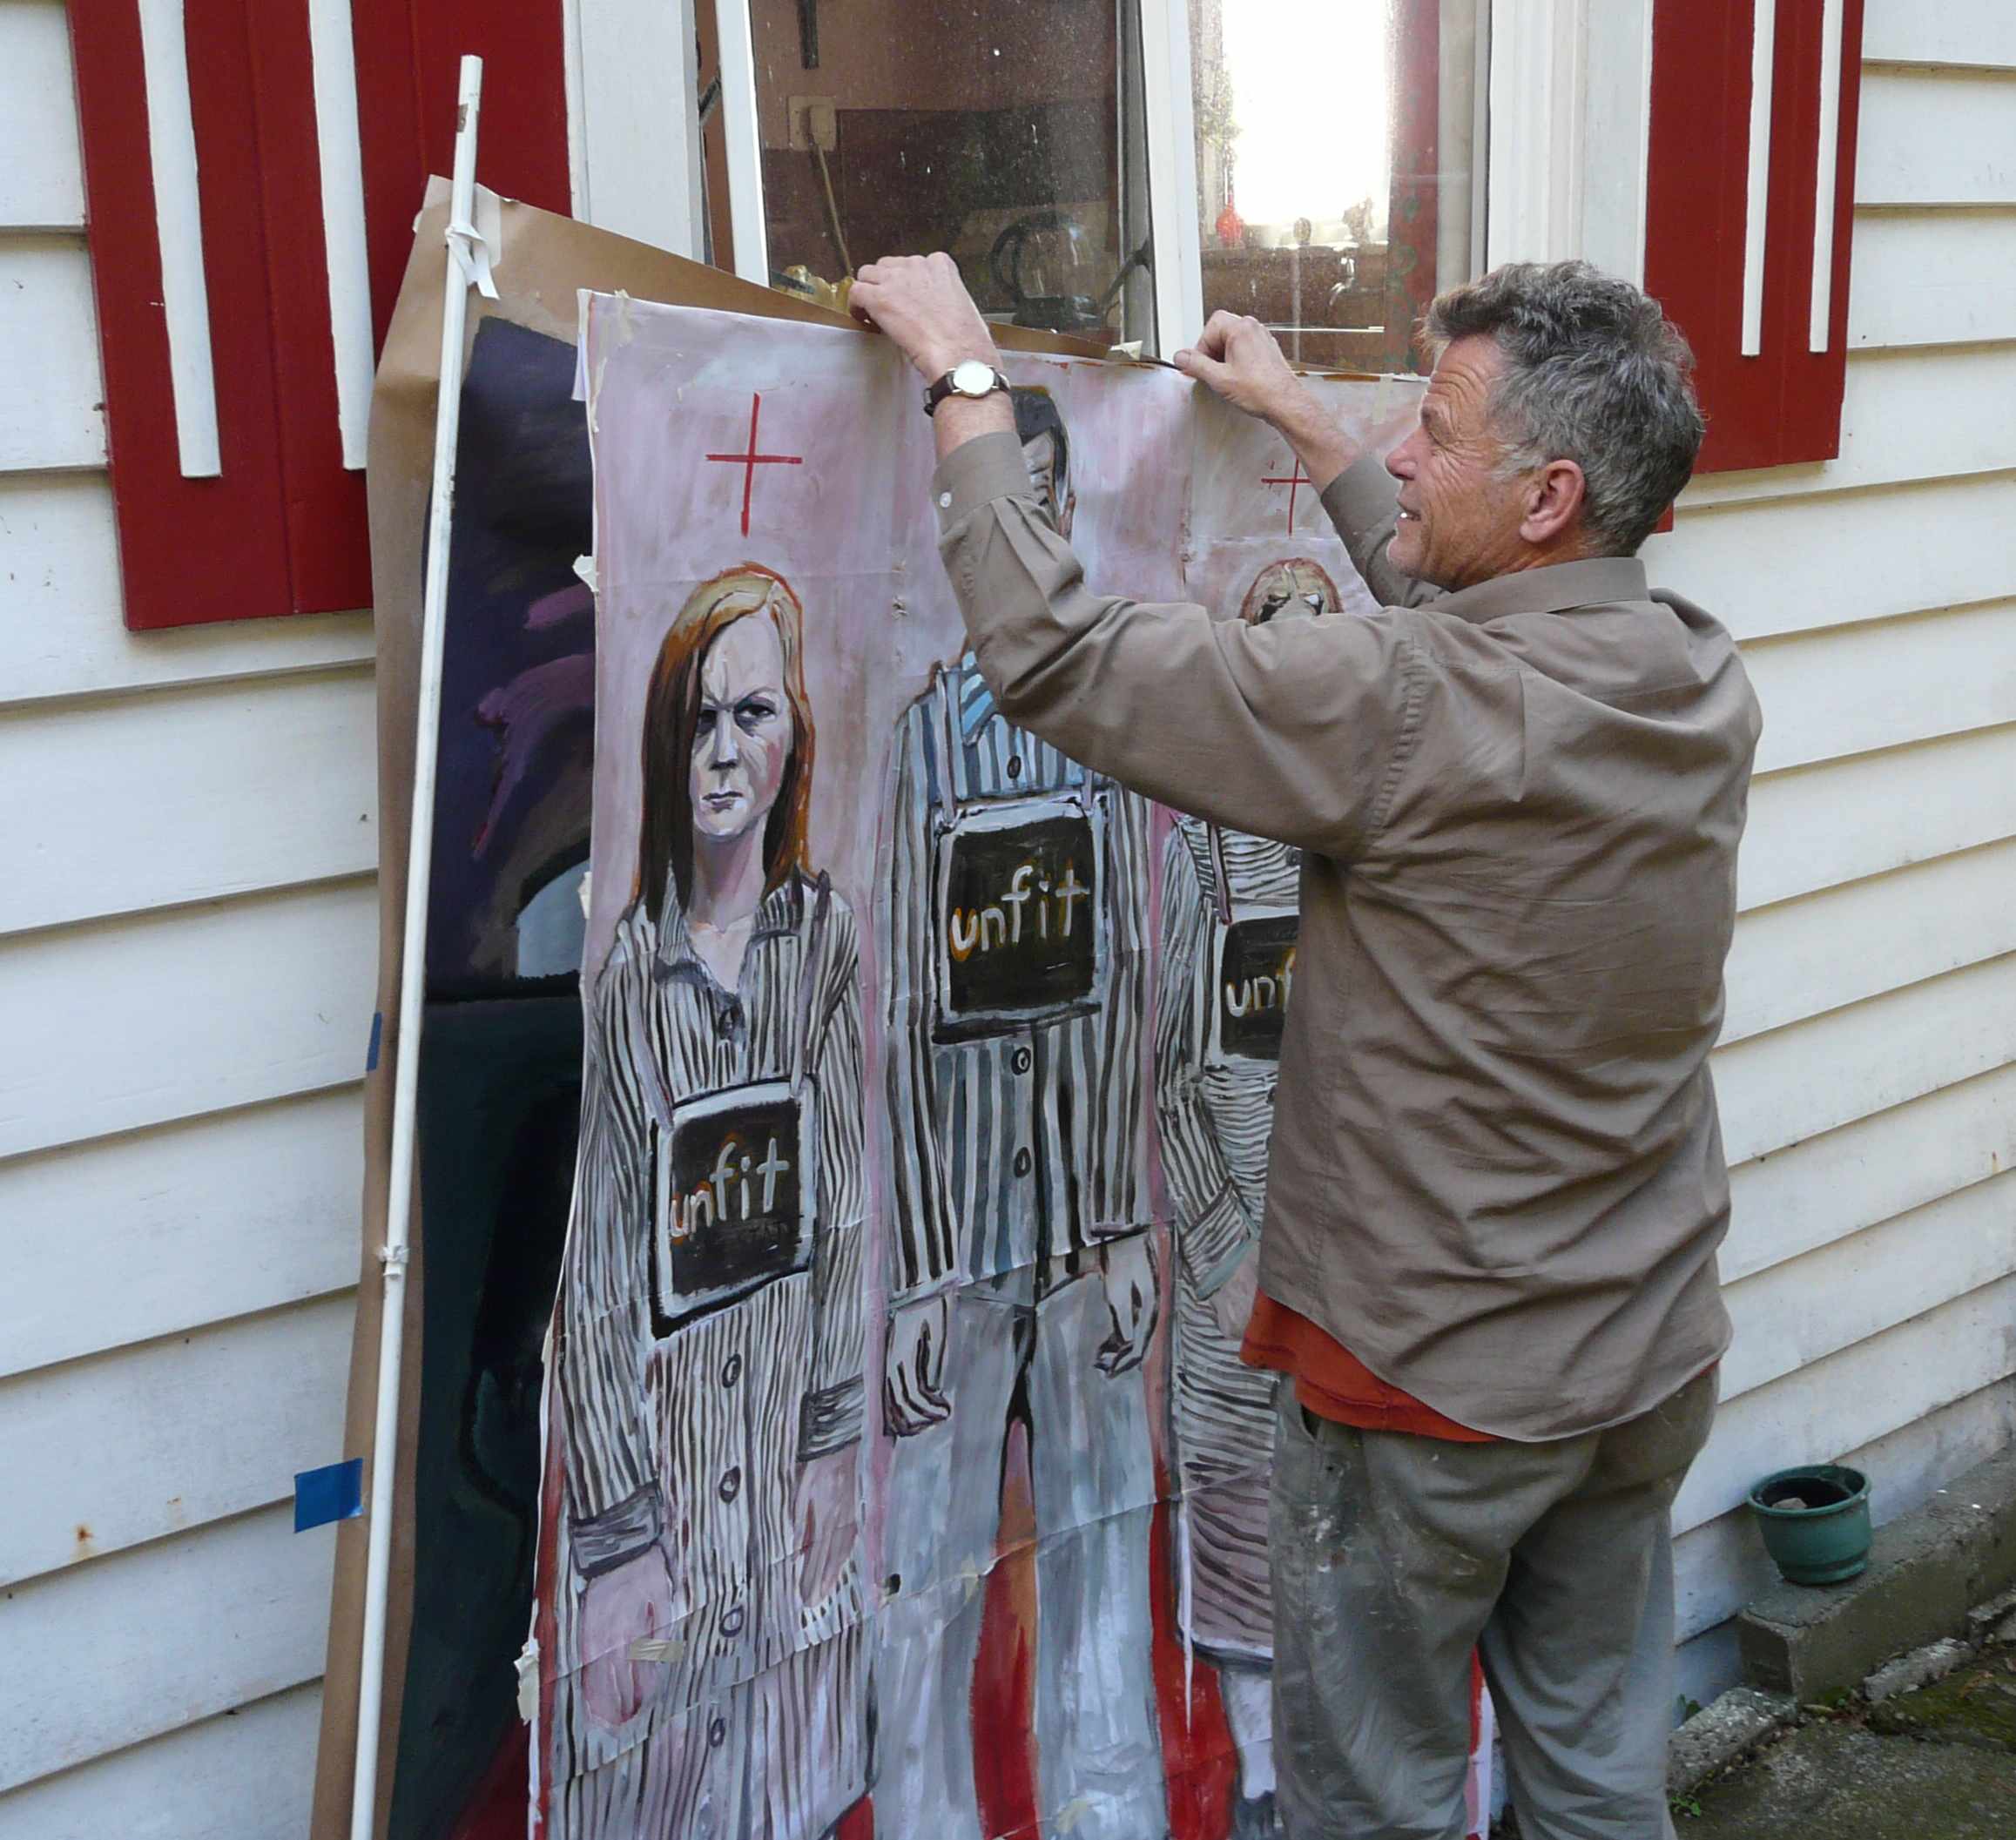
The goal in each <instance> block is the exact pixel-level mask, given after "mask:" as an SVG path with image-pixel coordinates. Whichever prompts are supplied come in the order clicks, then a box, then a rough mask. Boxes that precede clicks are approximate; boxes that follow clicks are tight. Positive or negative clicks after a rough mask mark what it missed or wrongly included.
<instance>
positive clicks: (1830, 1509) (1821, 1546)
mask: <svg viewBox="0 0 2016 1840" xmlns="http://www.w3.org/2000/svg"><path fill="white" fill-rule="evenodd" d="M1750 1513H1752V1514H1753V1515H1754V1516H1755V1517H1756V1522H1757V1527H1758V1528H1759V1530H1760V1531H1761V1532H1762V1533H1763V1536H1764V1550H1765V1551H1766V1552H1768V1553H1769V1554H1770V1555H1771V1558H1772V1560H1774V1561H1775V1562H1776V1564H1777V1567H1778V1570H1779V1571H1780V1572H1781V1573H1783V1574H1784V1577H1785V1579H1786V1581H1788V1582H1789V1583H1791V1584H1796V1585H1832V1584H1839V1583H1841V1582H1842V1581H1844V1580H1845V1579H1850V1578H1853V1577H1854V1576H1855V1575H1856V1574H1858V1573H1859V1572H1861V1571H1863V1570H1864V1568H1865V1567H1867V1566H1868V1564H1869V1542H1870V1530H1869V1478H1868V1477H1866V1476H1865V1475H1864V1474H1863V1473H1862V1472H1861V1471H1860V1470H1858V1469H1849V1468H1847V1467H1846V1466H1844V1465H1842V1464H1838V1463H1812V1464H1807V1465H1805V1466H1802V1467H1800V1468H1797V1469H1782V1470H1779V1471H1777V1473H1774V1474H1772V1475H1769V1476H1766V1477H1765V1478H1764V1479H1763V1481H1762V1482H1760V1483H1758V1484H1756V1486H1755V1487H1753V1488H1752V1489H1751V1490H1750Z"/></svg>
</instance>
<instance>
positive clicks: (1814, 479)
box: [1680, 345, 2016, 510]
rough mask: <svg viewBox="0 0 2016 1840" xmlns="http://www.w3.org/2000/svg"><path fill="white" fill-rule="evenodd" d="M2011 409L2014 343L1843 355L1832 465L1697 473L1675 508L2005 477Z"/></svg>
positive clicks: (2014, 452) (2015, 386)
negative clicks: (1844, 377)
mask: <svg viewBox="0 0 2016 1840" xmlns="http://www.w3.org/2000/svg"><path fill="white" fill-rule="evenodd" d="M2012 401H2016V345H1989V346H1965V347H1959V348H1957V349H1954V348H1949V347H1945V346H1937V345H1933V346H1920V347H1900V348H1898V349H1897V350H1895V351H1858V352H1851V353H1850V354H1848V382H1847V394H1846V395H1845V397H1844V399H1843V401H1842V405H1841V454H1840V457H1839V458H1838V459H1836V460H1826V461H1821V462H1817V463H1815V464H1812V465H1810V466H1797V467H1770V468H1762V469H1760V470H1758V471H1756V472H1748V473H1704V474H1702V475H1700V476H1699V477H1698V478H1696V480H1695V481H1694V482H1693V483H1692V484H1691V485H1689V487H1688V489H1687V490H1686V492H1685V493H1684V494H1683V495H1682V498H1681V501H1680V504H1681V509H1682V510H1689V509H1693V508H1694V507H1696V506H1698V505H1709V504H1724V503H1729V502H1732V501H1735V500H1739V499H1759V498H1786V497H1799V496H1805V495H1810V494H1812V493H1816V492H1837V491H1843V490H1846V489H1852V488H1856V487H1861V486H1878V485H1898V484H1904V483H1907V482H1910V481H1911V480H1917V479H1949V478H1953V477H1957V476H1959V475H1962V474H1967V473H1992V472H1999V471H2006V470H2007V469H2009V468H2016V416H2012V415H2010V414H2009V404H2010V403H2011V402H2012Z"/></svg>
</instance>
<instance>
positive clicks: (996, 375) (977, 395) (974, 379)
mask: <svg viewBox="0 0 2016 1840" xmlns="http://www.w3.org/2000/svg"><path fill="white" fill-rule="evenodd" d="M1006 388H1008V379H1007V378H1006V377H1004V376H1002V375H1001V373H1000V372H999V371H997V370H996V369H995V367H994V366H993V365H991V364H989V363H988V362H987V361H986V360H985V359H983V358H962V359H961V360H960V361H959V362H958V363H957V364H955V365H954V366H953V367H952V368H951V369H950V370H948V371H947V372H946V374H944V375H943V376H942V377H941V378H940V379H939V380H938V381H937V382H935V383H934V384H933V385H932V386H931V387H930V388H928V389H927V390H926V391H925V392H924V413H925V414H926V415H936V414H937V413H938V405H939V404H940V403H941V402H942V401H945V399H946V398H947V396H967V397H970V398H971V399H972V400H973V401H975V402H977V401H980V400H981V397H983V396H991V395H993V394H994V393H995V391H996V390H1005V389H1006Z"/></svg>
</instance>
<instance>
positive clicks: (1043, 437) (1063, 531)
mask: <svg viewBox="0 0 2016 1840" xmlns="http://www.w3.org/2000/svg"><path fill="white" fill-rule="evenodd" d="M1022 464H1023V465H1024V466H1025V467H1027V468H1028V473H1029V489H1030V490H1031V491H1032V492H1034V493H1035V495H1036V502H1037V503H1038V504H1039V505H1041V506H1042V508H1043V509H1044V510H1046V511H1048V513H1049V514H1050V520H1051V522H1053V523H1055V525H1056V527H1057V535H1058V536H1062V537H1064V538H1066V539H1069V536H1070V535H1071V514H1072V512H1073V511H1075V509H1077V506H1078V501H1077V498H1076V496H1075V495H1074V494H1071V493H1069V492H1067V491H1066V490H1065V486H1064V479H1063V475H1062V469H1061V468H1059V467H1058V465H1057V437H1056V436H1055V435H1053V434H1051V432H1050V431H1049V430H1048V428H1045V429H1044V430H1043V432H1042V434H1040V435H1034V436H1032V437H1031V438H1030V439H1029V440H1028V441H1024V442H1023V443H1022Z"/></svg>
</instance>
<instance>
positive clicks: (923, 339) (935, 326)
mask: <svg viewBox="0 0 2016 1840" xmlns="http://www.w3.org/2000/svg"><path fill="white" fill-rule="evenodd" d="M847 303H848V307H849V308H850V309H851V311H852V312H853V314H854V315H855V317H856V318H857V319H861V320H866V321H867V322H868V324H869V325H871V326H873V327H879V328H880V330H881V331H882V332H884V333H886V334H888V336H889V337H890V338H892V339H893V340H895V341H896V344H897V347H899V348H900V350H901V352H902V354H903V355H904V356H905V357H906V358H907V359H908V360H909V361H911V363H913V364H914V365H915V366H916V367H917V370H918V373H919V374H920V375H921V376H923V377H924V378H926V379H927V380H935V379H937V378H940V377H942V376H943V375H944V374H946V372H947V371H948V370H950V369H951V368H952V367H953V366H954V365H955V364H957V363H959V362H960V361H961V360H962V359H966V358H978V359H980V360H981V361H983V362H984V363H988V364H996V365H998V364H999V363H1000V362H1001V358H1000V354H998V353H997V352H996V351H995V345H994V334H993V333H992V332H990V331H989V330H988V324H987V321H986V320H983V319H981V316H980V309H979V308H978V307H975V306H974V304H973V296H972V295H971V294H969V293H967V291H966V283H965V282H964V281H962V280H960V277H959V264H958V263H956V262H955V261H954V260H953V259H952V258H951V257H950V256H948V255H947V254H945V253H943V252H942V251H941V252H940V253H938V254H936V255H898V256H885V257H884V258H883V259H881V260H880V261H879V262H870V263H869V264H868V266H866V268H864V269H862V270H861V271H860V273H859V274H857V275H856V276H855V277H854V286H853V292H852V293H850V294H849V295H848V297H847Z"/></svg>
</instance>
